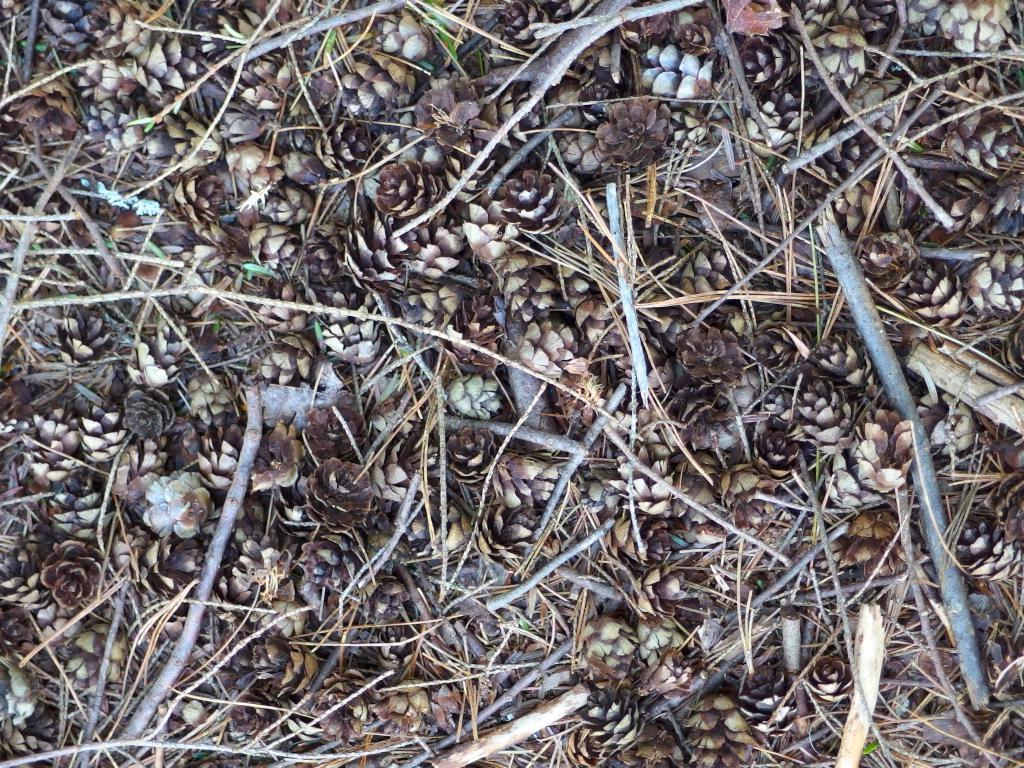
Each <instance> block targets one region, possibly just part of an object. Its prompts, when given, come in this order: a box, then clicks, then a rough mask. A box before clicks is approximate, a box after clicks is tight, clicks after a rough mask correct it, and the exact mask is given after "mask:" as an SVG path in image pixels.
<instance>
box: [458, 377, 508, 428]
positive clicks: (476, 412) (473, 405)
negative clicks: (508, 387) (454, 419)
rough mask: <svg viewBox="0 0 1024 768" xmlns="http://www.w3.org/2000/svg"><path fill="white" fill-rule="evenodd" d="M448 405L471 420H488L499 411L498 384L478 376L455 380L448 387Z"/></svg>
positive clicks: (490, 379)
mask: <svg viewBox="0 0 1024 768" xmlns="http://www.w3.org/2000/svg"><path fill="white" fill-rule="evenodd" d="M448 405H449V406H450V407H451V408H452V410H453V411H455V412H456V413H459V414H462V415H463V416H468V417H469V418H471V419H490V418H492V417H493V416H494V415H495V414H497V413H498V411H500V410H501V397H500V395H499V394H498V382H497V381H495V380H494V379H492V378H484V377H483V376H478V375H472V376H462V377H460V378H458V379H455V380H454V381H452V382H451V384H449V385H448Z"/></svg>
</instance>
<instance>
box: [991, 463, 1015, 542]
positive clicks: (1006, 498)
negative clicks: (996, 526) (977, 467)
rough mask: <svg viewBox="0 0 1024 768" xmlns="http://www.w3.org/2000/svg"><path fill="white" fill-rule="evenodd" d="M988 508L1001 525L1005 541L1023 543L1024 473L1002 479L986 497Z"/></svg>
mask: <svg viewBox="0 0 1024 768" xmlns="http://www.w3.org/2000/svg"><path fill="white" fill-rule="evenodd" d="M988 503H989V506H990V507H992V510H993V511H994V512H995V513H996V518H997V519H998V520H999V522H1000V523H1001V524H1002V525H1003V528H1004V531H1005V533H1006V541H1007V543H1009V544H1014V543H1016V542H1018V541H1024V472H1014V473H1013V474H1011V475H1007V476H1006V477H1004V478H1003V479H1002V480H1001V481H1000V482H999V485H997V486H996V487H995V488H993V489H992V492H991V493H990V494H989V497H988Z"/></svg>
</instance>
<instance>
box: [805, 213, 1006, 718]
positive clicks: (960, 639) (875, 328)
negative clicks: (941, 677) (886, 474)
mask: <svg viewBox="0 0 1024 768" xmlns="http://www.w3.org/2000/svg"><path fill="white" fill-rule="evenodd" d="M818 232H819V235H820V237H821V238H822V240H823V242H824V243H825V252H826V254H827V256H828V260H829V263H830V264H831V265H832V271H833V272H834V273H835V276H836V280H837V281H838V282H839V285H840V287H841V288H842V289H843V293H845V294H846V303H847V306H848V307H849V309H850V314H851V315H853V321H854V324H855V325H856V326H857V330H858V331H859V332H860V335H861V338H862V339H863V340H864V346H865V347H866V348H867V350H868V354H869V355H870V356H871V360H872V362H874V364H875V369H876V370H877V371H878V376H879V378H880V379H881V380H882V387H883V388H884V390H885V393H886V395H888V397H889V401H890V402H891V403H892V404H893V405H894V406H895V407H896V410H897V411H898V412H899V414H900V416H902V417H903V418H904V419H907V420H908V421H910V423H911V427H912V430H913V436H914V450H915V460H914V484H915V485H916V486H917V493H918V496H919V497H920V499H921V512H920V518H921V520H920V523H921V528H922V529H923V531H924V537H925V543H926V544H927V545H928V554H929V555H931V558H932V562H933V563H934V564H935V570H936V572H937V573H938V576H939V585H940V588H941V592H942V602H943V605H944V606H945V608H946V612H947V613H948V614H949V622H950V625H951V627H952V630H953V641H954V644H955V645H956V649H957V656H958V658H959V661H960V670H961V671H962V672H963V675H964V680H965V681H966V683H967V692H968V694H969V695H970V697H971V703H972V705H973V706H974V707H975V709H982V708H984V707H985V706H986V705H987V704H988V700H989V687H988V679H987V677H986V675H985V668H984V666H983V664H982V660H981V654H980V652H979V649H978V637H977V635H976V634H975V631H974V625H973V623H972V621H971V612H970V608H969V606H968V603H967V590H966V589H965V587H964V581H963V577H962V576H961V574H960V571H959V570H958V569H957V567H956V565H955V564H954V563H953V562H952V559H951V558H950V556H949V552H948V549H947V547H946V541H945V539H944V538H943V534H944V533H945V531H946V529H947V528H948V526H949V523H948V521H947V519H946V511H945V509H944V508H943V506H942V499H941V497H940V496H939V481H938V478H937V477H936V475H935V465H934V464H933V463H932V456H931V446H930V444H929V440H928V433H927V432H926V431H925V428H924V425H923V424H922V423H921V417H920V416H919V415H918V413H917V405H916V403H915V402H914V397H913V395H911V394H910V388H909V387H908V386H907V380H906V378H905V377H904V375H903V370H902V368H901V366H900V361H899V358H897V357H896V353H895V352H894V351H893V348H892V345H891V344H890V343H889V340H888V338H887V337H886V335H885V328H884V327H883V325H882V318H881V316H880V315H879V314H878V310H877V309H876V308H875V304H874V301H873V300H872V298H871V291H870V290H869V289H868V284H867V282H866V281H865V280H864V275H863V274H862V272H861V269H860V263H859V262H858V261H857V258H856V257H855V256H854V255H853V253H852V251H851V250H850V244H849V243H848V242H847V240H846V237H845V235H843V233H842V230H840V229H839V226H838V225H837V224H836V222H835V220H834V219H831V218H830V219H829V220H826V222H825V223H824V224H823V225H822V226H821V227H819V230H818Z"/></svg>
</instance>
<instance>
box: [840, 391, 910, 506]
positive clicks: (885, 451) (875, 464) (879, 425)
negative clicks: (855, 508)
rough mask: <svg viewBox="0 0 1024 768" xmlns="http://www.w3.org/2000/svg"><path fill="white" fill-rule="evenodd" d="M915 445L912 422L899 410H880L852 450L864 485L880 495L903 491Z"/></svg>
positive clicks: (865, 424) (858, 475)
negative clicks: (900, 415)
mask: <svg viewBox="0 0 1024 768" xmlns="http://www.w3.org/2000/svg"><path fill="white" fill-rule="evenodd" d="M913 443H914V435H913V431H912V429H911V426H910V422H909V421H905V420H903V419H901V418H900V417H899V414H897V413H896V412H895V411H887V410H882V409H880V410H878V411H876V412H875V414H874V415H873V416H871V417H870V419H868V420H867V421H866V422H865V423H864V424H863V425H862V427H861V429H860V440H859V441H858V442H856V443H854V445H853V448H852V449H851V454H850V455H851V458H852V459H853V461H854V462H855V468H854V471H855V473H856V475H857V478H858V480H859V481H860V483H861V484H862V485H864V486H866V487H867V488H870V489H871V490H874V491H878V492H879V493H891V492H892V491H895V490H896V489H897V488H902V487H903V486H904V485H905V484H906V482H907V472H908V471H909V469H910V463H911V461H913V458H914V445H913Z"/></svg>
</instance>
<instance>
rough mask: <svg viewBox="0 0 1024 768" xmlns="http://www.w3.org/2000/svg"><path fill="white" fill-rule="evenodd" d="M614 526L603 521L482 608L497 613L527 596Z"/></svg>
mask: <svg viewBox="0 0 1024 768" xmlns="http://www.w3.org/2000/svg"><path fill="white" fill-rule="evenodd" d="M614 525H615V518H614V517H612V518H609V519H608V520H605V521H604V524H603V525H602V526H601V527H600V528H598V529H597V530H595V531H593V532H591V534H590V535H589V536H587V537H586V538H585V539H583V540H582V541H579V542H577V543H576V544H575V545H574V546H572V547H570V548H569V549H567V550H566V551H565V552H563V553H562V554H560V555H559V556H558V557H556V558H555V559H554V560H551V561H550V562H548V563H547V564H545V565H544V566H542V567H541V568H540V569H539V570H537V572H536V573H534V574H533V576H531V577H530V578H529V579H527V580H526V581H524V582H523V583H522V584H520V585H519V586H517V587H515V588H514V589H510V590H509V591H508V592H504V593H502V594H500V595H498V596H497V597H492V598H491V599H490V600H488V601H487V602H486V603H484V606H485V607H486V608H487V610H489V611H497V610H500V609H502V608H504V607H505V606H507V605H510V604H511V603H514V602H515V601H516V600H518V599H519V598H521V597H522V596H523V595H526V594H529V592H530V590H531V589H534V588H536V587H537V585H538V584H540V583H541V582H542V581H544V579H546V578H547V577H548V576H550V575H551V574H552V573H554V572H555V571H557V570H558V569H559V568H561V567H562V566H563V565H565V564H566V563H567V562H569V561H570V560H572V559H573V558H574V557H576V556H577V555H578V554H580V553H581V552H585V551H586V550H587V549H589V548H590V547H591V545H593V544H594V542H597V541H600V540H601V539H602V538H603V537H604V535H605V534H606V533H608V531H610V530H611V529H612V527H613V526H614Z"/></svg>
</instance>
